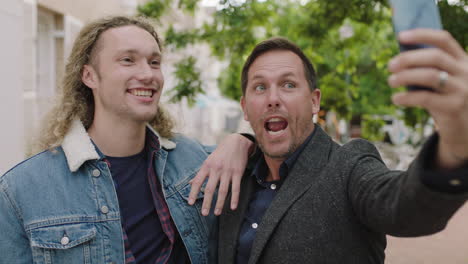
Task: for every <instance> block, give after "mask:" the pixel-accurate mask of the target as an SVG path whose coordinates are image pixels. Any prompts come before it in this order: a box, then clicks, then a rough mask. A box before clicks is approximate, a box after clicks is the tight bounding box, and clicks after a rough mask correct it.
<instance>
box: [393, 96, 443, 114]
mask: <svg viewBox="0 0 468 264" xmlns="http://www.w3.org/2000/svg"><path fill="white" fill-rule="evenodd" d="M392 101H393V103H394V104H396V105H401V106H409V107H423V108H425V109H426V110H428V111H429V112H439V113H441V112H446V110H447V109H446V108H447V107H446V106H447V105H449V104H450V102H451V100H450V97H447V96H443V95H440V94H438V93H434V92H429V91H412V92H403V93H397V94H394V95H393V96H392ZM444 106H445V107H444Z"/></svg>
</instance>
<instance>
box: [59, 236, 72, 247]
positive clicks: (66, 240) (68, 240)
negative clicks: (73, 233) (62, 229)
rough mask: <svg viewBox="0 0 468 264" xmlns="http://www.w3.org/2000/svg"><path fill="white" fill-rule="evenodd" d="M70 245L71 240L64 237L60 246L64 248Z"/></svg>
mask: <svg viewBox="0 0 468 264" xmlns="http://www.w3.org/2000/svg"><path fill="white" fill-rule="evenodd" d="M68 243H70V239H69V238H68V237H67V236H63V237H62V239H60V244H62V245H63V246H65V245H68Z"/></svg>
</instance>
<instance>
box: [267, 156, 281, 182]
mask: <svg viewBox="0 0 468 264" xmlns="http://www.w3.org/2000/svg"><path fill="white" fill-rule="evenodd" d="M264 157H265V162H266V164H267V166H268V171H269V173H268V176H267V178H266V181H278V180H280V175H279V168H280V166H281V164H282V163H283V161H285V159H273V158H270V157H268V156H264Z"/></svg>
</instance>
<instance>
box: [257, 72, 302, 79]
mask: <svg viewBox="0 0 468 264" xmlns="http://www.w3.org/2000/svg"><path fill="white" fill-rule="evenodd" d="M286 77H296V76H295V75H294V73H293V72H285V73H283V74H281V75H280V76H279V78H286ZM264 78H265V77H264V76H263V74H255V75H254V76H252V79H251V81H255V80H261V79H264Z"/></svg>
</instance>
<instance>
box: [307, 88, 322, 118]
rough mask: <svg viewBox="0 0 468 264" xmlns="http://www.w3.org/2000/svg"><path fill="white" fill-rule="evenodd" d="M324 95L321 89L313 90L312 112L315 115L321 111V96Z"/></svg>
mask: <svg viewBox="0 0 468 264" xmlns="http://www.w3.org/2000/svg"><path fill="white" fill-rule="evenodd" d="M321 96H322V92H321V91H320V90H319V89H315V90H313V91H312V96H311V98H310V99H311V100H312V113H313V114H314V115H315V114H317V113H318V112H319V111H320V97H321Z"/></svg>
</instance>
